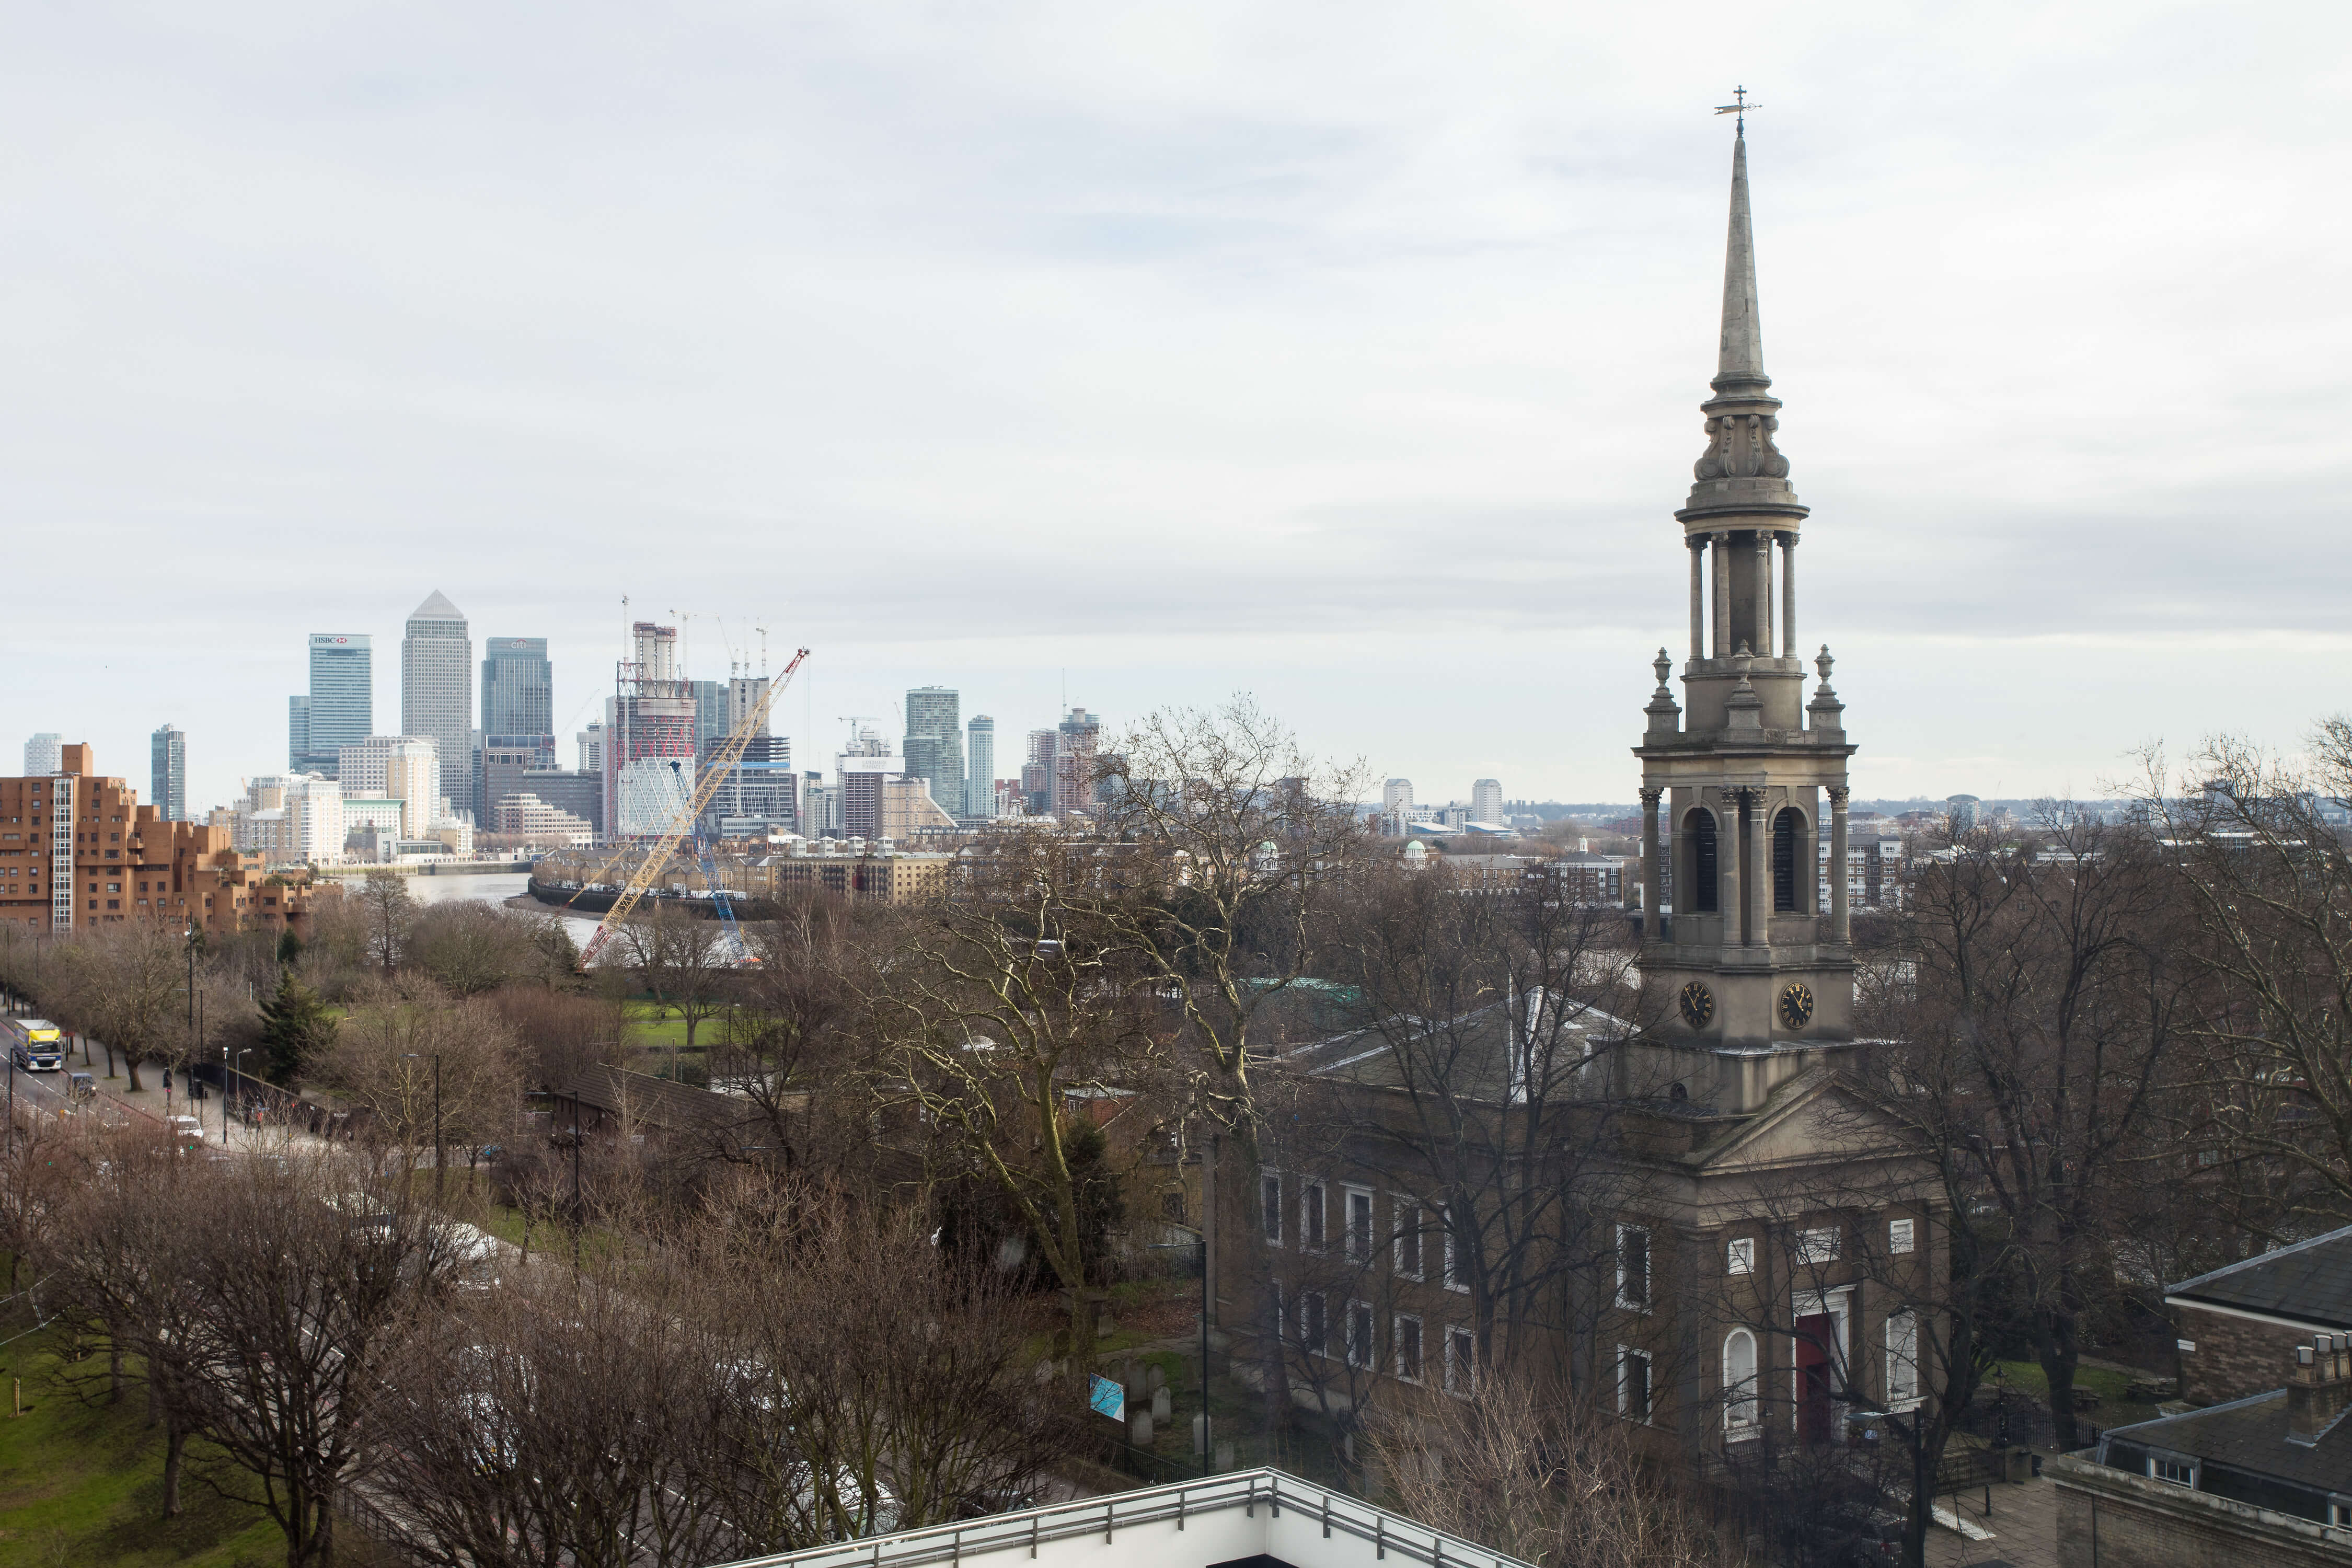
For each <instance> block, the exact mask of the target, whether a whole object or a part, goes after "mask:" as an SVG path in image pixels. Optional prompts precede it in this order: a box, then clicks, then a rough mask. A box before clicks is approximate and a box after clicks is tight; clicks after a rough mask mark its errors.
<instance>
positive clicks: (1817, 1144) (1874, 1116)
mask: <svg viewBox="0 0 2352 1568" xmlns="http://www.w3.org/2000/svg"><path fill="white" fill-rule="evenodd" d="M1907 1142H1909V1140H1908V1138H1907V1136H1906V1132H1905V1130H1904V1128H1903V1125H1902V1123H1900V1122H1899V1121H1896V1120H1895V1118H1894V1117H1893V1116H1891V1115H1889V1114H1888V1113H1887V1111H1886V1110H1885V1107H1883V1106H1882V1105H1880V1104H1879V1103H1878V1102H1877V1101H1876V1100H1874V1099H1872V1098H1871V1097H1870V1096H1869V1095H1867V1094H1865V1093H1864V1092H1863V1091H1862V1089H1860V1088H1859V1087H1858V1086H1857V1085H1855V1084H1854V1083H1853V1080H1852V1079H1848V1078H1846V1077H1845V1076H1844V1075H1843V1074H1842V1073H1839V1072H1837V1071H1835V1070H1834V1069H1832V1068H1812V1069H1811V1070H1809V1071H1806V1072H1803V1073H1801V1074H1799V1075H1798V1076H1797V1077H1795V1078H1792V1079H1790V1080H1789V1081H1788V1082H1787V1083H1785V1084H1782V1085H1781V1086H1780V1089H1777V1090H1775V1091H1774V1092H1773V1095H1772V1098H1771V1099H1770V1100H1768V1101H1767V1102H1766V1104H1765V1106H1764V1108H1763V1109H1762V1110H1759V1111H1758V1112H1757V1113H1756V1114H1755V1115H1754V1116H1751V1117H1748V1118H1747V1119H1746V1120H1745V1121H1741V1122H1740V1123H1739V1124H1738V1126H1737V1128H1735V1129H1734V1130H1733V1131H1731V1132H1729V1133H1728V1134H1727V1136H1725V1137H1724V1138H1723V1139H1722V1140H1721V1141H1720V1142H1716V1143H1712V1144H1710V1145H1708V1146H1706V1147H1705V1148H1702V1149H1699V1150H1696V1151H1695V1152H1694V1156H1693V1158H1694V1163H1696V1164H1697V1165H1699V1166H1700V1167H1701V1168H1703V1169H1705V1170H1706V1171H1709V1172H1714V1173H1725V1172H1732V1171H1762V1170H1771V1169H1774V1168H1776V1167H1779V1166H1784V1165H1813V1164H1819V1163H1822V1161H1824V1160H1836V1159H1856V1158H1864V1159H1866V1158H1874V1157H1877V1156H1880V1155H1884V1154H1887V1153H1891V1152H1896V1151H1899V1150H1900V1149H1902V1148H1903V1147H1904V1146H1905V1144H1906V1143H1907Z"/></svg>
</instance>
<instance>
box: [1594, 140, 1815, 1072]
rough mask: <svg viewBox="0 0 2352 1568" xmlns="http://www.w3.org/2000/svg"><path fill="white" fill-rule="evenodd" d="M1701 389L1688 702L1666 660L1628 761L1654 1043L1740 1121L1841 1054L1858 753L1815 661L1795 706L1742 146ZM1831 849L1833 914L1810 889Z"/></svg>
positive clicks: (1782, 461) (1737, 145) (1783, 539)
mask: <svg viewBox="0 0 2352 1568" xmlns="http://www.w3.org/2000/svg"><path fill="white" fill-rule="evenodd" d="M1711 386H1712V389H1713V392H1714V395H1713V396H1712V397H1710V398H1708V399H1707V401H1706V403H1704V404H1702V405H1700V408H1701V412H1703V413H1704V414H1705V415H1706V437H1707V445H1706V452H1705V453H1704V454H1703V455H1702V456H1701V457H1700V458H1699V460H1698V464H1697V467H1696V471H1695V479H1696V483H1694V484H1693V485H1692V486H1691V492H1690V500H1689V502H1688V504H1686V505H1685V507H1684V508H1683V509H1682V510H1680V511H1678V512H1676V513H1675V519H1676V521H1679V522H1681V524H1682V525H1683V538H1684V542H1685V545H1686V546H1687V547H1688V549H1689V552H1690V656H1689V658H1688V659H1687V660H1686V661H1685V664H1684V666H1683V676H1682V684H1683V690H1684V700H1683V703H1682V704H1681V707H1680V710H1677V707H1676V704H1675V701H1674V699H1673V695H1672V693H1671V691H1670V689H1668V687H1667V684H1666V681H1665V679H1664V671H1665V668H1667V667H1668V665H1669V661H1668V660H1667V659H1666V658H1665V656H1664V650H1663V649H1661V650H1660V657H1659V659H1658V661H1657V664H1658V668H1659V672H1660V676H1661V679H1660V680H1659V683H1658V689H1657V691H1656V692H1655V693H1654V695H1653V696H1652V698H1651V700H1650V703H1649V706H1648V708H1647V709H1646V710H1644V712H1645V715H1646V719H1647V723H1646V725H1645V731H1644V733H1643V738H1642V743H1641V745H1640V746H1638V747H1636V748H1635V752H1634V754H1635V755H1637V756H1638V757H1640V758H1641V759H1642V774H1643V777H1642V803H1643V881H1644V888H1643V908H1644V910H1647V911H1649V913H1648V915H1647V916H1646V918H1645V920H1644V922H1643V924H1644V928H1645V934H1646V940H1645V942H1644V945H1643V957H1642V968H1643V973H1644V974H1645V975H1647V976H1649V977H1651V983H1652V984H1654V985H1656V986H1658V987H1659V988H1660V990H1661V992H1662V994H1661V995H1660V996H1659V997H1658V999H1657V1000H1658V1003H1659V1004H1660V1016H1659V1018H1658V1022H1657V1023H1656V1024H1655V1025H1654V1026H1653V1027H1652V1030H1651V1032H1650V1039H1651V1041H1652V1043H1653V1044H1654V1046H1655V1047H1657V1048H1659V1049H1662V1050H1664V1051H1665V1052H1666V1053H1667V1055H1668V1057H1669V1058H1672V1060H1673V1062H1674V1064H1675V1065H1674V1067H1673V1068H1672V1071H1673V1076H1674V1078H1675V1081H1676V1082H1678V1083H1682V1084H1684V1085H1685V1088H1686V1089H1687V1090H1688V1092H1689V1094H1690V1096H1691V1098H1693V1099H1694V1100H1697V1099H1705V1100H1708V1101H1709V1102H1710V1103H1712V1104H1714V1105H1715V1106H1717V1109H1720V1110H1750V1109H1753V1108H1754V1105H1755V1104H1756V1103H1758V1102H1759V1096H1761V1095H1764V1094H1767V1093H1769V1091H1770V1089H1771V1088H1772V1086H1773V1085H1774V1084H1776V1083H1778V1082H1780V1081H1781V1080H1783V1079H1785V1078H1786V1077H1787V1076H1788V1075H1790V1073H1793V1072H1795V1071H1798V1070H1800V1069H1801V1067H1802V1065H1803V1064H1804V1062H1806V1061H1807V1060H1810V1059H1817V1053H1819V1052H1821V1051H1822V1050H1824V1049H1835V1048H1838V1047H1843V1046H1844V1045H1846V1044H1847V1043H1849V1042H1850V1041H1851V1040H1852V1039H1853V1025H1852V1016H1853V958H1852V948H1851V939H1850V937H1849V934H1848V928H1847V909H1846V879H1845V877H1844V876H1843V869H1844V864H1845V848H1846V846H1845V804H1846V790H1847V784H1846V759H1847V758H1848V757H1849V756H1851V755H1852V754H1853V746H1852V745H1850V744H1848V743H1847V741H1846V734H1845V729H1844V710H1843V706H1842V705H1841V704H1840V703H1839V701H1838V700H1837V697H1836V695H1835V693H1833V692H1832V690H1831V689H1830V685H1829V670H1830V662H1831V661H1830V658H1829V650H1828V649H1827V648H1823V649H1822V657H1821V658H1820V659H1819V661H1818V664H1817V668H1818V669H1819V670H1820V673H1821V689H1820V690H1819V691H1818V692H1817V693H1815V694H1814V696H1813V699H1812V700H1811V702H1810V703H1808V702H1807V700H1806V693H1805V678H1806V674H1807V671H1806V668H1805V661H1804V660H1803V659H1802V658H1800V657H1799V654H1798V642H1797V626H1796V621H1797V574H1796V564H1797V562H1796V549H1797V540H1798V534H1799V531H1800V529H1801V527H1802V525H1803V523H1804V521H1805V519H1806V516H1807V515H1808V513H1807V509H1806V508H1805V506H1804V505H1803V504H1802V503H1801V502H1800V501H1799V500H1797V492H1796V491H1795V490H1794V489H1791V488H1790V484H1789V459H1788V458H1786V457H1784V456H1782V455H1781V452H1780V448H1779V447H1778V446H1777V445H1775V443H1774V439H1773V437H1774V436H1775V434H1776V432H1777V431H1778V430H1779V428H1780V399H1779V398H1777V397H1774V396H1773V395H1772V392H1771V387H1772V379H1771V377H1770V376H1769V375H1767V374H1765V373H1764V334H1763V327H1762V323H1761V321H1760V320H1759V313H1758V310H1757V288H1756V240H1755V230H1754V221H1753V217H1752V214H1751V208H1750V202H1749V196H1748V139H1747V135H1746V132H1745V131H1744V129H1743V130H1742V132H1740V134H1739V135H1738V137H1737V138H1736V139H1735V140H1734V141H1733V143H1732V151H1731V221H1730V226H1729V233H1728V236H1727V240H1726V243H1725V247H1724V261H1723V336H1722V342H1721V346H1720V352H1719V353H1718V354H1717V361H1716V374H1715V378H1714V380H1713V382H1712V383H1711ZM1822 847H1827V848H1828V850H1829V857H1828V859H1829V865H1830V870H1831V874H1830V875H1829V877H1828V878H1827V879H1826V880H1827V882H1828V896H1827V897H1826V898H1823V897H1822V893H1821V888H1820V882H1819V880H1818V879H1817V874H1816V866H1817V863H1818V861H1819V858H1820V849H1821V848H1822ZM1669 889H1671V892H1669ZM1824 905H1826V906H1827V907H1826V908H1824V907H1823V906H1824ZM1669 911H1670V913H1669Z"/></svg>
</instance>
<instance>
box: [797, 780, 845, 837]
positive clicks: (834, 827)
mask: <svg viewBox="0 0 2352 1568" xmlns="http://www.w3.org/2000/svg"><path fill="white" fill-rule="evenodd" d="M800 831H801V833H802V834H803V836H804V837H810V838H817V837H823V836H824V835H826V834H829V833H833V834H837V833H839V832H840V831H841V791H840V789H839V787H838V786H836V785H833V784H826V783H825V782H824V774H823V773H818V772H816V771H815V770H814V769H812V770H810V771H809V772H807V773H803V774H802V775H801V825H800Z"/></svg>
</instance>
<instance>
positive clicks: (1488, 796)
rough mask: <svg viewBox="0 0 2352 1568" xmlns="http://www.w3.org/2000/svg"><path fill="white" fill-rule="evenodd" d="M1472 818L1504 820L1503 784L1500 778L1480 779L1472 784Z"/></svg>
mask: <svg viewBox="0 0 2352 1568" xmlns="http://www.w3.org/2000/svg"><path fill="white" fill-rule="evenodd" d="M1470 820H1471V821H1473V822H1493V823H1500V822H1502V820H1503V785H1502V783H1501V781H1500V780H1497V779H1480V780H1479V781H1478V782H1477V783H1476V784H1472V785H1471V786H1470Z"/></svg>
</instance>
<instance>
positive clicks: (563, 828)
mask: <svg viewBox="0 0 2352 1568" xmlns="http://www.w3.org/2000/svg"><path fill="white" fill-rule="evenodd" d="M493 820H494V821H495V822H496V824H497V827H496V831H498V832H499V833H501V834H504V835H506V836H507V837H509V838H520V839H522V840H524V841H525V842H526V843H528V844H530V845H531V846H533V847H541V846H551V845H562V846H574V845H587V844H593V843H594V842H595V841H596V829H595V827H594V826H593V824H591V823H590V822H589V821H588V820H587V819H586V818H584V817H581V816H574V815H573V814H572V813H571V812H568V811H564V810H562V809H561V808H559V807H556V806H552V805H548V804H547V802H545V801H543V800H541V799H540V798H539V796H537V795H533V794H531V793H530V791H529V790H525V791H523V792H522V793H520V794H519V795H508V796H507V797H506V798H505V799H504V800H501V801H500V802H499V815H498V816H497V817H496V818H494V819H493Z"/></svg>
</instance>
